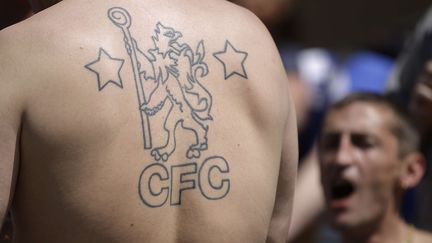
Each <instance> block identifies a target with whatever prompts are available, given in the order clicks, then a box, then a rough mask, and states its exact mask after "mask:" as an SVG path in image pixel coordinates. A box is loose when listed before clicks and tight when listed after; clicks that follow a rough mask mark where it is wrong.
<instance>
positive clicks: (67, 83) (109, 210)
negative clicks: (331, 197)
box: [0, 0, 298, 243]
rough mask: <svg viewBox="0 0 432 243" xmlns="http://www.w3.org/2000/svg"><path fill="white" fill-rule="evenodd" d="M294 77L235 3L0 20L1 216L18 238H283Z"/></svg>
mask: <svg viewBox="0 0 432 243" xmlns="http://www.w3.org/2000/svg"><path fill="white" fill-rule="evenodd" d="M112 7H121V8H122V9H124V10H125V11H127V12H128V14H129V15H130V17H131V25H130V28H129V29H128V31H129V34H130V36H129V37H130V39H129V42H127V40H126V39H127V38H126V37H127V35H126V34H125V32H123V30H122V29H121V28H120V27H119V26H116V25H115V23H114V20H113V19H110V18H109V12H108V11H109V9H111V8H112ZM207 9H208V10H211V11H206V10H207ZM117 10H118V9H117ZM158 23H161V25H160V26H159V27H158ZM158 28H159V37H158V40H157V41H154V40H153V39H152V37H155V36H158V33H157V31H156V29H158ZM164 31H165V32H164ZM161 33H162V34H161ZM164 33H165V34H166V35H163V34H164ZM173 33H175V34H173ZM178 33H181V36H180V35H178ZM177 35H178V36H177ZM167 38H168V39H169V40H172V41H171V42H169V41H167ZM201 40H203V44H202V47H200V44H199V43H200V41H201ZM164 41H166V42H164ZM132 42H133V45H132ZM228 42H229V44H228ZM128 43H129V45H128ZM131 47H133V48H132V49H133V50H134V51H135V54H136V56H137V59H135V60H134V59H133V55H132V54H131V53H132V52H129V53H128V51H127V50H128V48H131ZM152 50H153V51H152ZM129 51H130V49H129ZM191 53H192V54H191ZM244 53H247V54H244ZM164 54H167V55H166V56H164ZM200 56H201V57H202V58H201V59H202V60H201V61H199V60H200V58H199V57H200ZM164 58H165V59H164ZM191 58H192V59H193V60H194V61H191V60H192V59H191ZM146 62H148V63H146ZM168 62H171V63H169V64H167V63H168ZM203 63H204V64H206V66H207V69H208V70H207V73H205V72H204V71H203V70H204V69H205V67H203V68H202V69H200V70H198V71H197V72H192V71H190V70H192V69H193V67H192V66H193V65H195V66H194V67H197V66H196V65H201V64H203ZM192 64H193V65H192ZM145 65H147V66H145ZM149 67H161V69H160V70H159V69H158V70H156V71H154V72H150V71H149V70H153V69H152V68H149ZM168 67H169V68H168ZM189 68H191V69H190V70H189ZM159 74H161V75H162V76H158V75H159ZM149 77H151V78H149ZM147 78H149V79H147ZM157 83H158V84H159V86H157ZM140 84H142V85H143V88H142V90H144V95H145V96H146V97H145V99H144V100H142V99H141V100H140V98H139V97H140V94H139V90H140V87H139V85H140ZM287 85H288V83H287V80H286V75H285V72H284V70H283V67H282V65H281V62H280V60H279V57H278V54H277V50H276V48H275V47H274V44H273V41H272V40H271V37H270V36H269V34H268V33H267V31H266V30H265V28H264V27H263V26H262V24H261V23H260V22H259V21H258V20H257V19H256V17H255V16H253V15H252V14H250V13H249V12H247V11H245V10H243V9H241V8H239V7H236V6H234V5H232V4H230V3H227V2H224V1H186V0H176V1H163V2H161V1H106V0H96V1H85V0H65V1H63V2H61V3H59V4H57V5H54V6H53V7H51V8H49V9H47V10H45V11H42V12H40V13H39V14H36V15H35V16H33V17H32V18H30V19H28V20H26V21H24V22H22V23H20V24H18V25H15V26H13V27H11V28H8V29H6V30H4V31H2V32H0V137H1V138H2V139H1V141H0V221H1V222H2V221H3V219H4V215H5V213H6V212H7V209H9V208H10V209H11V210H12V215H13V220H14V227H15V228H14V229H15V232H16V236H15V242H19V243H22V242H47V243H49V242H65V243H67V242H203V241H205V242H265V241H267V242H285V241H286V237H287V233H288V228H289V221H290V217H291V206H292V198H293V191H294V189H293V188H294V180H295V177H296V164H297V156H298V155H297V133H296V124H295V119H296V118H295V111H294V109H293V106H292V102H291V100H290V95H289V92H288V87H287ZM192 86H193V87H192ZM158 87H159V88H160V87H164V89H163V90H162V91H164V90H165V91H166V92H162V91H160V90H158V91H157V92H154V93H152V91H153V90H157V89H158ZM151 93H152V95H151ZM191 93H192V94H191ZM164 95H165V96H166V97H165V96H164ZM164 97H165V98H164ZM197 97H199V98H198V99H197ZM161 100H162V101H164V103H163V104H162V105H160V106H158V104H154V103H155V102H156V101H161ZM156 103H158V102H156ZM159 103H160V102H159ZM210 103H211V109H210V108H209V106H208V105H209V104H210ZM206 105H207V106H206ZM203 107H204V108H203ZM170 109H171V110H170ZM170 111H171V113H170ZM146 119H147V120H146ZM146 122H148V123H146ZM143 124H144V125H143ZM145 124H149V126H148V128H147V129H146V128H145ZM149 141H150V142H151V144H150V143H149ZM167 151H168V152H167ZM14 175H17V176H14ZM181 189H183V190H181Z"/></svg>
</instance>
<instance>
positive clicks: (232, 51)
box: [213, 40, 249, 80]
mask: <svg viewBox="0 0 432 243" xmlns="http://www.w3.org/2000/svg"><path fill="white" fill-rule="evenodd" d="M248 55H249V54H248V53H247V52H244V51H239V50H237V49H236V48H235V47H234V46H233V45H232V44H231V42H229V40H226V41H225V47H224V49H223V51H219V52H215V53H213V56H214V57H215V58H216V59H217V60H218V61H219V62H221V63H222V65H223V67H224V77H225V80H227V79H228V78H230V77H231V76H233V75H234V74H237V75H238V76H240V77H243V78H245V79H248V76H247V73H246V69H245V66H244V62H245V61H246V58H247V57H248Z"/></svg>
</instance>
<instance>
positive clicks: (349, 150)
mask: <svg viewBox="0 0 432 243" xmlns="http://www.w3.org/2000/svg"><path fill="white" fill-rule="evenodd" d="M353 149H354V148H353V144H352V143H351V138H350V136H348V135H344V136H342V137H341V140H340V142H339V146H338V148H337V150H336V153H335V157H334V162H335V163H336V164H338V165H342V166H347V165H350V164H351V163H352V162H353V152H354V151H353Z"/></svg>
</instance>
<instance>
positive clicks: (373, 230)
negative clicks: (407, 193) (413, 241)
mask: <svg viewBox="0 0 432 243" xmlns="http://www.w3.org/2000/svg"><path fill="white" fill-rule="evenodd" d="M408 229H409V226H408V225H407V224H406V223H405V222H404V221H403V220H402V219H401V218H400V216H399V215H398V214H396V213H391V214H387V215H386V216H384V217H383V218H382V219H380V220H379V221H378V222H376V223H375V224H373V225H368V226H367V227H362V229H358V230H357V229H355V230H352V231H349V232H348V231H347V232H342V239H343V242H344V243H350V242H356V243H405V242H407V240H408V234H409V232H408V231H409V230H408Z"/></svg>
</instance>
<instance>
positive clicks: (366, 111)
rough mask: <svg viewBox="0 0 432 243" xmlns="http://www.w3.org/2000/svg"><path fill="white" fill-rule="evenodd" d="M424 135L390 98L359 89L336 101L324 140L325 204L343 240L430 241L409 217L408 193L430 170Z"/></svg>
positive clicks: (363, 242) (368, 242) (322, 135)
mask: <svg viewBox="0 0 432 243" xmlns="http://www.w3.org/2000/svg"><path fill="white" fill-rule="evenodd" d="M419 141H420V139H419V134H418V132H417V130H416V128H415V126H414V125H413V123H412V122H411V120H410V118H409V115H407V113H406V112H405V111H404V110H403V109H401V108H400V107H398V106H396V105H395V104H394V103H392V102H391V101H390V100H389V98H387V97H385V96H382V95H378V94H371V93H355V94H351V95H348V96H347V97H346V98H344V99H342V100H341V101H339V102H336V103H335V104H334V105H332V106H331V107H330V109H329V111H328V113H327V114H326V116H325V119H324V122H323V126H322V129H321V133H320V136H319V142H318V158H319V164H320V171H321V183H322V186H323V191H324V196H325V205H326V208H327V212H328V215H329V217H330V220H331V223H332V225H333V226H334V227H335V229H337V231H339V232H340V234H341V235H342V240H343V242H356V243H371V242H380V243H387V242H388V243H390V242H391V243H394V242H408V243H423V242H424V243H427V242H432V235H431V234H430V233H427V232H425V231H421V230H418V229H416V228H414V226H412V225H409V224H407V223H405V222H404V221H403V219H402V218H401V216H400V215H399V210H400V203H401V198H402V195H403V193H404V192H405V191H406V190H408V189H409V188H412V187H414V186H416V185H417V184H418V183H419V181H420V179H421V178H422V176H423V174H424V172H425V168H426V165H425V160H424V157H423V156H422V154H421V153H419V152H418V149H417V147H418V145H419Z"/></svg>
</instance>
